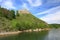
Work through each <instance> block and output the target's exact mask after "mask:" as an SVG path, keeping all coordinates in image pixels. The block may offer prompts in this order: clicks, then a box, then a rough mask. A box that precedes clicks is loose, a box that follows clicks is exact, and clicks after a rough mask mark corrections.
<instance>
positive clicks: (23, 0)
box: [0, 0, 60, 24]
mask: <svg viewBox="0 0 60 40" xmlns="http://www.w3.org/2000/svg"><path fill="white" fill-rule="evenodd" d="M0 5H1V6H2V7H4V8H7V9H14V10H20V9H27V10H29V11H30V12H31V13H32V14H33V15H35V16H36V17H38V18H39V19H42V20H44V21H45V22H47V23H57V24H60V0H0Z"/></svg>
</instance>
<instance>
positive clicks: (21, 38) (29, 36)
mask: <svg viewBox="0 0 60 40" xmlns="http://www.w3.org/2000/svg"><path fill="white" fill-rule="evenodd" d="M0 40H60V29H52V30H50V31H41V32H24V33H20V34H18V35H10V36H5V37H0Z"/></svg>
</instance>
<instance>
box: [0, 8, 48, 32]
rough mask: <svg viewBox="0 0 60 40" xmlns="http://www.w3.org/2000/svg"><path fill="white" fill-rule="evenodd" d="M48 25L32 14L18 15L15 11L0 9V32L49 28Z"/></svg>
mask: <svg viewBox="0 0 60 40" xmlns="http://www.w3.org/2000/svg"><path fill="white" fill-rule="evenodd" d="M47 27H48V24H47V23H46V22H44V21H42V20H40V19H38V18H36V17H35V16H33V15H32V14H30V13H29V14H26V13H25V14H22V13H18V11H17V14H16V15H15V11H14V10H7V9H5V8H0V31H1V30H3V31H17V30H22V31H23V30H27V29H35V28H47Z"/></svg>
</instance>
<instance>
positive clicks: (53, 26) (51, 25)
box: [49, 24, 60, 28]
mask: <svg viewBox="0 0 60 40" xmlns="http://www.w3.org/2000/svg"><path fill="white" fill-rule="evenodd" d="M49 26H50V28H60V24H49Z"/></svg>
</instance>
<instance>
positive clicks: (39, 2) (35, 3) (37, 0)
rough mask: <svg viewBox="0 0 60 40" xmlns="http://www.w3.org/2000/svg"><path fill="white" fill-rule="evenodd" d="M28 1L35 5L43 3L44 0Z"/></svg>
mask: <svg viewBox="0 0 60 40" xmlns="http://www.w3.org/2000/svg"><path fill="white" fill-rule="evenodd" d="M27 1H28V2H29V4H30V5H31V6H33V7H36V6H40V5H42V0H27Z"/></svg>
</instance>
